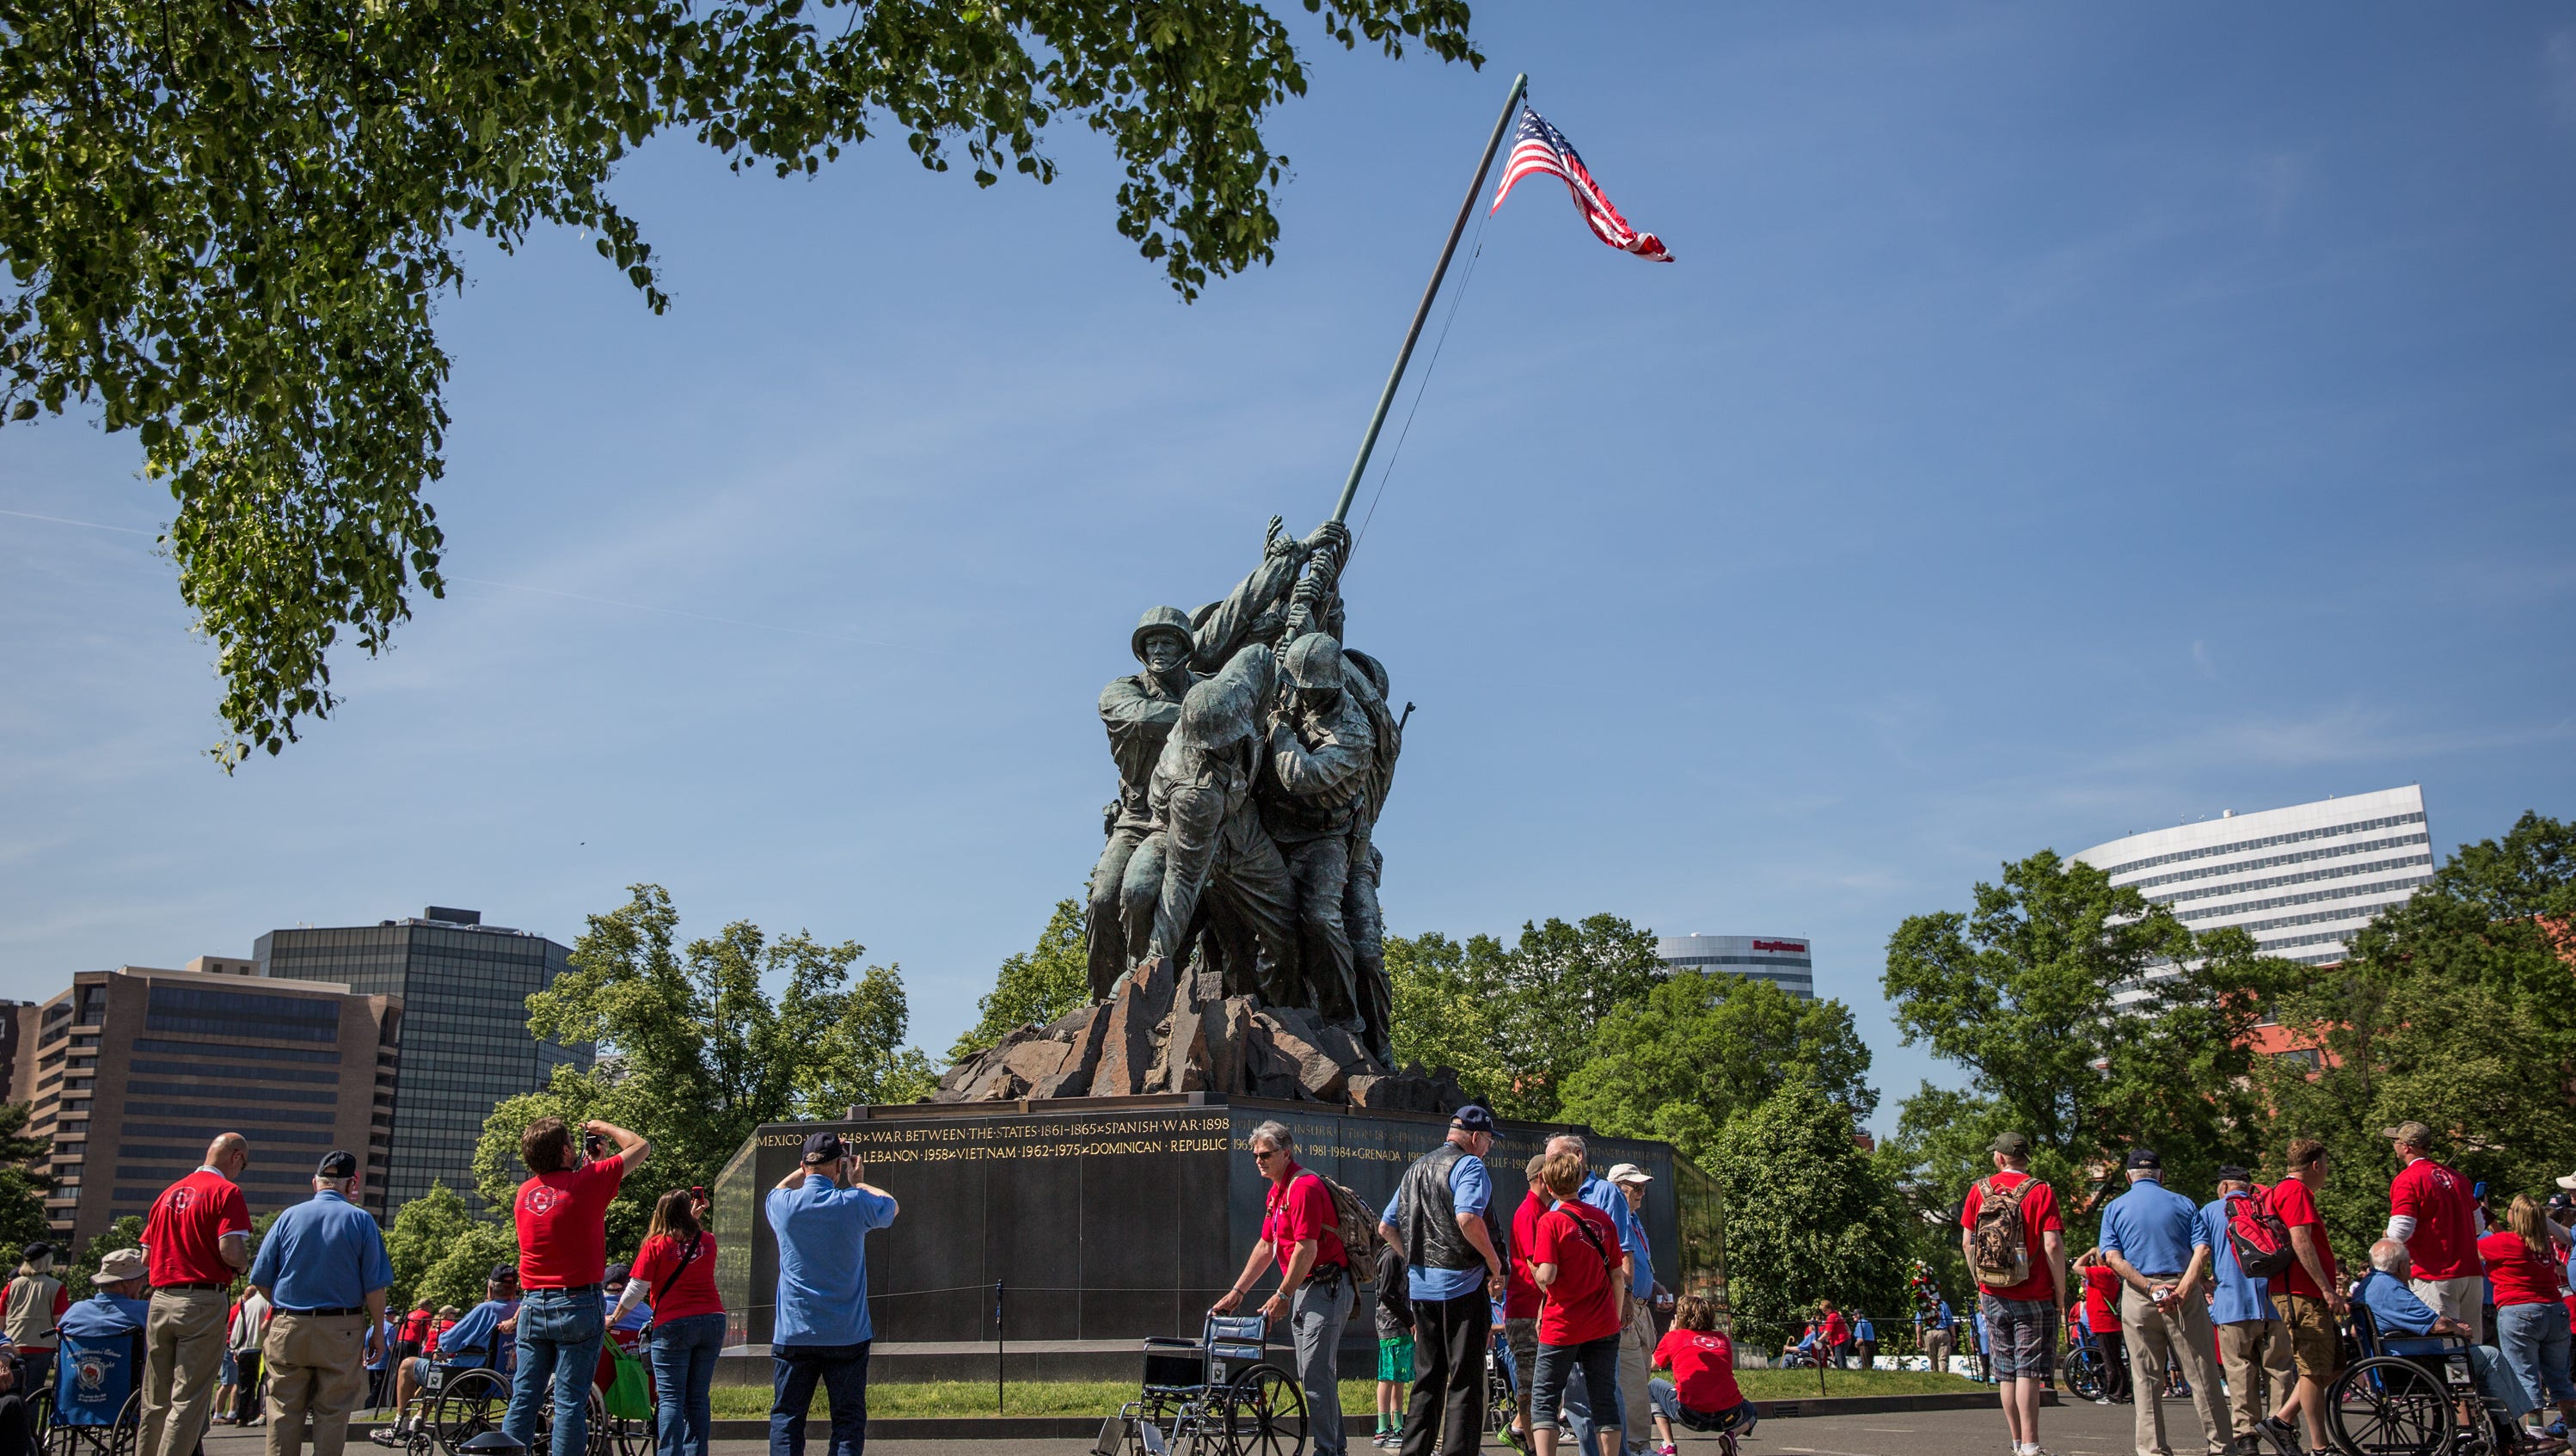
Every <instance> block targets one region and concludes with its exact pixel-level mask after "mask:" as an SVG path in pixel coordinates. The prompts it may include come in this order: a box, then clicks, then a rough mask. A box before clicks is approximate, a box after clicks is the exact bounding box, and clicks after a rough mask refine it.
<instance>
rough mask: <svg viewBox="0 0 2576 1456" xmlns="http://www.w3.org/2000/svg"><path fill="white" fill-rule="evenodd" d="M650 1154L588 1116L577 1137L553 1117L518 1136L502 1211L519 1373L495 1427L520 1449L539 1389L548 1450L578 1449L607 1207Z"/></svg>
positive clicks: (585, 1432)
mask: <svg viewBox="0 0 2576 1456" xmlns="http://www.w3.org/2000/svg"><path fill="white" fill-rule="evenodd" d="M611 1143H615V1144H616V1151H615V1152H614V1153H612V1152H610V1151H609V1144H611ZM652 1152H653V1145H652V1144H650V1143H648V1142H646V1141H645V1140H644V1139H642V1138H640V1137H637V1136H636V1135H635V1134H633V1133H631V1132H628V1131H627V1130H626V1129H624V1128H622V1127H618V1126H616V1125H614V1124H612V1123H606V1122H601V1121H598V1120H597V1119H593V1120H592V1121H589V1122H585V1123H583V1124H582V1125H581V1136H579V1137H575V1136H574V1135H573V1130H572V1128H571V1127H569V1126H567V1125H566V1124H565V1122H564V1120H563V1119H562V1118H560V1117H540V1118H538V1119H537V1120H536V1121H534V1122H532V1123H529V1124H528V1126H527V1129H526V1130H525V1131H523V1132H521V1133H520V1134H519V1161H521V1162H523V1163H525V1164H527V1165H528V1175H529V1176H528V1181H527V1182H525V1183H522V1184H520V1185H519V1194H518V1196H517V1197H516V1198H514V1199H512V1200H511V1202H510V1214H511V1217H512V1219H513V1220H514V1221H515V1222H516V1223H517V1225H518V1230H519V1286H520V1288H521V1289H523V1290H524V1291H526V1297H525V1298H524V1300H523V1301H522V1302H521V1304H520V1305H519V1328H518V1334H517V1344H518V1349H519V1368H518V1371H517V1373H516V1374H515V1375H513V1376H512V1378H511V1381H510V1409H509V1413H508V1414H506V1415H504V1416H503V1417H502V1418H501V1429H502V1430H504V1431H506V1432H508V1433H509V1436H510V1439H511V1440H513V1441H516V1442H518V1443H519V1444H520V1445H522V1446H528V1445H532V1444H534V1438H535V1436H536V1432H537V1406H538V1404H539V1403H540V1402H542V1401H543V1400H545V1399H546V1397H547V1392H548V1391H549V1389H551V1390H552V1392H553V1397H554V1404H555V1428H554V1437H553V1440H554V1449H555V1450H558V1451H579V1450H582V1449H583V1448H584V1443H585V1442H587V1441H588V1439H589V1431H590V1379H591V1375H592V1372H594V1371H596V1370H597V1369H598V1368H599V1347H600V1343H601V1342H602V1341H603V1340H604V1339H605V1338H606V1337H607V1333H608V1322H607V1319H606V1316H607V1313H608V1310H607V1307H606V1306H605V1305H604V1304H603V1303H602V1302H601V1300H600V1286H601V1284H602V1282H603V1281H604V1280H605V1279H606V1277H607V1274H608V1204H609V1201H610V1200H611V1199H614V1198H615V1197H616V1196H617V1190H618V1187H619V1186H620V1185H621V1184H623V1183H624V1182H625V1181H626V1175H627V1174H629V1173H631V1172H633V1171H635V1170H636V1169H637V1168H640V1167H642V1166H643V1165H644V1160H645V1159H646V1158H648V1157H650V1156H651V1155H652Z"/></svg>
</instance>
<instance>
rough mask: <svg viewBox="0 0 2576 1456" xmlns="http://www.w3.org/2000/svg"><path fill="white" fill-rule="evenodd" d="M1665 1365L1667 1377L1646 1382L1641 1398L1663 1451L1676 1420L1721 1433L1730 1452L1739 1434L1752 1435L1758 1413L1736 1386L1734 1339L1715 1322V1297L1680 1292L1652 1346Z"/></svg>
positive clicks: (1661, 1366) (1669, 1442) (1661, 1367)
mask: <svg viewBox="0 0 2576 1456" xmlns="http://www.w3.org/2000/svg"><path fill="white" fill-rule="evenodd" d="M1651 1363H1652V1364H1653V1366H1654V1368H1655V1369H1657V1370H1670V1371H1672V1372H1673V1378H1672V1379H1670V1380H1650V1381H1648V1382H1647V1383H1646V1398H1647V1400H1648V1401H1650V1402H1651V1403H1652V1404H1653V1405H1654V1407H1655V1420H1656V1422H1657V1423H1658V1424H1660V1425H1661V1426H1663V1428H1664V1429H1663V1432H1662V1435H1663V1450H1664V1453H1665V1456H1670V1453H1671V1452H1672V1450H1673V1427H1672V1423H1673V1422H1675V1421H1679V1422H1681V1423H1682V1424H1683V1425H1685V1426H1687V1427H1689V1428H1690V1429H1692V1430H1694V1431H1714V1432H1718V1433H1720V1434H1721V1435H1723V1436H1724V1437H1725V1441H1726V1446H1727V1449H1728V1451H1729V1452H1730V1453H1732V1451H1733V1450H1734V1441H1735V1438H1736V1437H1738V1436H1749V1435H1751V1434H1753V1427H1754V1424H1755V1422H1756V1420H1757V1417H1758V1413H1757V1412H1756V1411H1755V1410H1754V1409H1753V1402H1751V1401H1749V1400H1746V1399H1745V1398H1744V1392H1743V1391H1741V1390H1739V1389H1737V1388H1736V1385H1735V1342H1734V1341H1733V1340H1731V1339H1729V1338H1727V1336H1726V1335H1725V1333H1724V1332H1722V1331H1721V1330H1719V1329H1718V1327H1717V1301H1715V1300H1713V1299H1704V1298H1702V1297H1700V1296H1699V1295H1696V1294H1685V1295H1683V1296H1682V1301H1681V1304H1680V1305H1679V1306H1677V1307H1676V1308H1675V1309H1674V1310H1673V1327H1672V1329H1671V1330H1670V1331H1669V1332H1667V1333H1666V1334H1665V1336H1664V1338H1663V1342H1662V1343H1661V1344H1658V1345H1657V1346H1655V1358H1654V1360H1653V1361H1652V1362H1651Z"/></svg>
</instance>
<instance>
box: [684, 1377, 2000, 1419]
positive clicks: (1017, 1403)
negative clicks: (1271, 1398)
mask: <svg viewBox="0 0 2576 1456" xmlns="http://www.w3.org/2000/svg"><path fill="white" fill-rule="evenodd" d="M1735 1379H1736V1383H1737V1384H1738V1385H1740V1386H1742V1387H1743V1388H1744V1393H1745V1394H1746V1395H1748V1396H1751V1397H1752V1398H1753V1399H1755V1400H1795V1399H1811V1398H1813V1397H1814V1396H1815V1394H1816V1372H1815V1371H1813V1370H1739V1371H1737V1372H1736V1373H1735ZM1982 1388H1985V1387H1980V1386H1979V1385H1977V1384H1976V1382H1974V1381H1971V1380H1962V1379H1960V1378H1959V1377H1958V1376H1955V1375H1935V1374H1933V1373H1932V1372H1930V1371H1928V1370H1871V1371H1865V1372H1864V1371H1859V1370H1828V1371H1826V1372H1825V1393H1826V1394H1828V1395H1912V1394H1916V1393H1918V1392H1922V1391H1946V1390H1978V1389H1982ZM1135 1398H1136V1385H1135V1382H1133V1381H1116V1380H1048V1381H1026V1382H1022V1381H1014V1382H1012V1384H1011V1386H1010V1390H1009V1393H1008V1397H1007V1399H1008V1404H1007V1405H1006V1406H1005V1407H1004V1411H1005V1413H1006V1414H1009V1415H1015V1416H1104V1417H1105V1416H1109V1415H1112V1414H1115V1413H1116V1411H1117V1409H1118V1407H1119V1406H1120V1405H1122V1404H1124V1403H1125V1402H1127V1401H1131V1400H1134V1399H1135ZM711 1399H712V1403H713V1404H714V1406H715V1414H716V1417H717V1419H719V1420H741V1419H746V1418H759V1417H765V1416H767V1415H768V1414H769V1392H768V1390H766V1389H764V1388H762V1387H759V1386H749V1385H719V1386H717V1387H716V1388H715V1391H714V1394H713V1396H712V1397H711ZM1342 1409H1343V1410H1344V1411H1345V1412H1347V1413H1349V1414H1350V1415H1355V1416H1359V1417H1361V1418H1363V1419H1365V1418H1368V1417H1370V1416H1372V1415H1373V1414H1374V1413H1375V1412H1376V1410H1377V1382H1376V1381H1374V1380H1345V1381H1343V1382H1342ZM825 1412H826V1407H825V1405H824V1403H823V1400H822V1397H821V1395H820V1394H819V1393H818V1394H817V1395H816V1397H815V1401H814V1406H813V1414H814V1415H815V1416H816V1417H817V1418H818V1419H819V1418H820V1417H822V1416H823V1415H824V1414H825ZM868 1414H869V1415H871V1416H876V1417H882V1418H888V1419H891V1418H894V1417H899V1416H989V1415H991V1414H993V1385H992V1382H991V1381H980V1382H978V1381H964V1380H942V1381H933V1382H929V1383H925V1384H919V1385H895V1384H890V1383H887V1382H884V1381H877V1382H874V1383H871V1384H870V1385H869V1386H868Z"/></svg>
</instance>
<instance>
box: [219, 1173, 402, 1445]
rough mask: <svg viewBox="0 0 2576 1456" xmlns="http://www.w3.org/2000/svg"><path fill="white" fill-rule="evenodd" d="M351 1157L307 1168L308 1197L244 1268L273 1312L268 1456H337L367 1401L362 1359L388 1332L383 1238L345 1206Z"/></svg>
mask: <svg viewBox="0 0 2576 1456" xmlns="http://www.w3.org/2000/svg"><path fill="white" fill-rule="evenodd" d="M357 1194H358V1159H357V1156H356V1155H355V1154H353V1153H346V1152H333V1153H326V1154H324V1155H323V1157H322V1162H321V1165H320V1166H319V1167H317V1168H315V1169H314V1170H313V1197H312V1198H311V1199H309V1200H308V1201H306V1202H303V1203H299V1204H296V1205H295V1206H294V1207H292V1208H289V1209H287V1210H286V1211H285V1212H283V1213H280V1214H279V1215H278V1216H277V1220H276V1222H274V1223H271V1224H270V1225H269V1226H268V1237H266V1238H264V1239H262V1240H260V1244H259V1257H258V1258H256V1259H254V1260H252V1261H251V1266H250V1286H251V1288H252V1289H253V1290H255V1291H257V1292H258V1293H259V1295H260V1297H261V1298H263V1299H266V1300H267V1301H268V1302H269V1303H270V1304H272V1305H274V1306H276V1309H277V1317H276V1318H274V1319H272V1320H270V1321H269V1325H268V1337H267V1338H266V1339H265V1340H263V1341H261V1343H260V1356H261V1358H262V1359H263V1360H265V1361H266V1363H267V1365H268V1452H269V1456H295V1453H296V1452H298V1451H301V1450H302V1449H303V1448H304V1417H305V1414H306V1413H307V1412H308V1411H309V1412H310V1413H311V1414H312V1417H313V1450H314V1453H315V1456H340V1452H341V1448H342V1447H343V1446H345V1445H346V1444H347V1442H348V1439H349V1413H350V1412H351V1411H354V1410H356V1409H357V1408H358V1402H359V1401H360V1400H361V1399H363V1398H364V1397H365V1396H366V1393H367V1359H368V1357H369V1355H371V1354H372V1353H373V1352H374V1347H375V1344H376V1340H377V1337H378V1335H379V1334H380V1333H381V1332H382V1331H383V1329H384V1324H385V1290H386V1289H387V1288H389V1287H391V1286H392V1284H393V1282H394V1266H393V1263H392V1261H391V1260H389V1259H387V1258H386V1257H385V1235H384V1230H382V1229H379V1228H377V1227H376V1221H375V1220H374V1219H373V1218H371V1217H369V1216H368V1214H367V1212H366V1210H364V1209H362V1208H360V1207H358V1205H357V1204H356V1203H354V1202H352V1201H351V1200H353V1199H354V1198H356V1197H357Z"/></svg>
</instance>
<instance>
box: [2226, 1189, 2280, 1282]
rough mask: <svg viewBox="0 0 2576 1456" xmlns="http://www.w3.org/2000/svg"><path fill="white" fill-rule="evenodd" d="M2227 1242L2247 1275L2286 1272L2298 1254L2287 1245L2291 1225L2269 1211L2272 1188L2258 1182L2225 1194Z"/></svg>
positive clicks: (2268, 1275) (2269, 1275)
mask: <svg viewBox="0 0 2576 1456" xmlns="http://www.w3.org/2000/svg"><path fill="white" fill-rule="evenodd" d="M2227 1246H2228V1248H2229V1249H2230V1250H2232V1251H2234V1253H2235V1255H2236V1267H2237V1268H2239V1269H2242V1270H2244V1271H2245V1277H2246V1278H2248V1279H2271V1278H2274V1277H2276V1276H2279V1275H2282V1274H2286V1273H2288V1272H2289V1269H2290V1262H2291V1260H2293V1259H2295V1258H2297V1257H2298V1255H2297V1254H2296V1252H2294V1251H2293V1250H2292V1249H2291V1248H2290V1226H2289V1225H2288V1224H2285V1223H2283V1222H2281V1216H2280V1215H2279V1214H2277V1213H2274V1212H2273V1211H2272V1190H2271V1189H2269V1188H2266V1187H2264V1186H2263V1185H2262V1184H2260V1183H2257V1184H2255V1185H2254V1191H2253V1192H2251V1193H2230V1194H2229V1195H2227Z"/></svg>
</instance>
